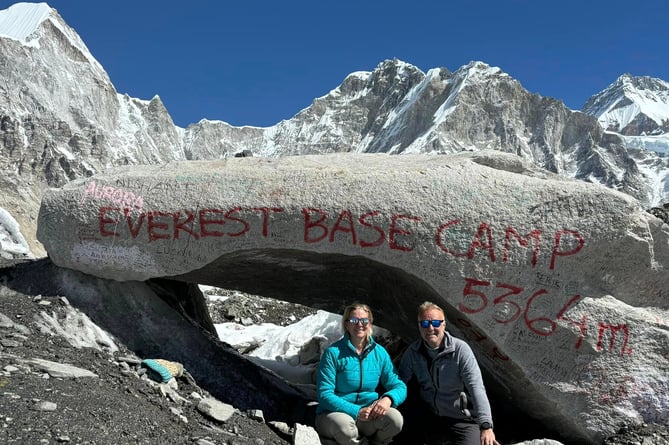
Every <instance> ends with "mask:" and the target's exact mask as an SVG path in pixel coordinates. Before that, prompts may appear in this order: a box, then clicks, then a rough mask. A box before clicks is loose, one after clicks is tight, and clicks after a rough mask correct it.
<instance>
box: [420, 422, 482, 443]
mask: <svg viewBox="0 0 669 445" xmlns="http://www.w3.org/2000/svg"><path fill="white" fill-rule="evenodd" d="M424 443H425V444H426V445H447V444H448V445H481V429H480V428H479V425H478V424H477V423H475V422H467V421H464V420H457V419H450V418H448V417H437V416H434V419H433V420H432V425H430V426H429V427H428V428H426V430H425V434H424Z"/></svg>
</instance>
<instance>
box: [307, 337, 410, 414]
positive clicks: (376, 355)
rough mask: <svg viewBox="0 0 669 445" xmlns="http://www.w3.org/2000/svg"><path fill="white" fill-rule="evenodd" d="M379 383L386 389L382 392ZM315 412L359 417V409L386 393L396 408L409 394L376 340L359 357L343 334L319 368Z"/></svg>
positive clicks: (326, 352) (322, 359)
mask: <svg viewBox="0 0 669 445" xmlns="http://www.w3.org/2000/svg"><path fill="white" fill-rule="evenodd" d="M379 384H380V386H381V387H382V388H383V390H384V391H385V392H383V393H382V394H379V393H378V392H377V389H379ZM316 390H317V392H318V408H317V409H316V413H317V414H320V413H325V412H343V413H346V414H348V415H349V416H351V417H353V418H354V419H356V418H357V417H358V411H360V408H363V407H365V406H368V405H370V404H371V403H372V402H373V401H375V400H377V399H379V398H381V397H383V396H387V397H390V399H391V400H392V402H393V403H392V406H393V407H397V406H398V405H399V404H401V403H402V402H404V400H405V399H406V396H407V387H406V385H405V384H404V382H403V381H402V380H401V379H400V378H399V376H398V374H397V372H396V370H395V367H394V366H393V363H392V361H391V360H390V355H389V354H388V351H386V350H385V348H384V347H383V346H381V345H379V344H378V343H376V342H375V341H374V340H373V339H370V342H369V344H368V345H367V347H366V348H365V349H364V350H363V352H362V354H360V356H358V354H357V353H356V351H355V347H354V346H353V344H352V343H351V341H350V340H349V337H348V335H344V337H342V338H341V339H340V340H338V341H336V342H335V343H333V344H332V345H330V346H329V347H328V348H327V349H326V350H325V352H323V356H322V357H321V362H320V365H319V368H318V377H317V381H316Z"/></svg>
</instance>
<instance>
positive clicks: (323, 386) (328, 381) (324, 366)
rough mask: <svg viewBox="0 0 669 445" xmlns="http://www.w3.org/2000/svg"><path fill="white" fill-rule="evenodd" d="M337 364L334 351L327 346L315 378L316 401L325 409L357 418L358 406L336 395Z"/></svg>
mask: <svg viewBox="0 0 669 445" xmlns="http://www.w3.org/2000/svg"><path fill="white" fill-rule="evenodd" d="M336 385H337V364H336V357H335V351H334V350H333V349H332V348H328V349H326V350H325V352H324V353H323V356H322V357H321V361H320V364H319V366H318V375H317V379H316V392H317V393H318V403H319V405H321V406H322V408H323V409H324V410H325V411H330V412H342V413H346V414H348V415H349V416H351V417H352V418H353V419H357V418H358V412H359V411H360V408H361V407H360V406H358V405H356V404H354V403H351V402H348V401H346V400H344V399H343V398H341V397H339V396H338V395H337V391H336V389H337V388H336Z"/></svg>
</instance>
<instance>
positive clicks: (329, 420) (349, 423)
mask: <svg viewBox="0 0 669 445" xmlns="http://www.w3.org/2000/svg"><path fill="white" fill-rule="evenodd" d="M315 426H316V431H317V432H318V434H320V435H322V436H324V437H329V438H333V439H335V440H336V441H337V442H338V443H340V444H348V443H353V442H352V441H354V440H355V439H357V437H358V427H357V426H356V424H355V420H354V419H353V418H352V417H351V416H349V415H348V414H344V413H339V412H337V413H326V414H319V415H318V416H316V422H315Z"/></svg>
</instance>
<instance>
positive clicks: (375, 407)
mask: <svg viewBox="0 0 669 445" xmlns="http://www.w3.org/2000/svg"><path fill="white" fill-rule="evenodd" d="M390 405H392V400H390V398H389V397H381V398H380V399H378V400H375V401H374V402H373V403H372V404H371V405H369V406H366V407H364V408H362V409H361V410H360V413H363V412H364V415H365V416H366V418H364V419H361V420H374V419H380V418H381V417H383V416H385V415H386V413H387V412H388V409H389V408H390ZM358 418H360V414H358Z"/></svg>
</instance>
